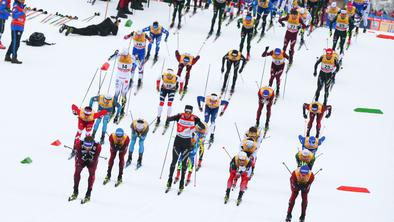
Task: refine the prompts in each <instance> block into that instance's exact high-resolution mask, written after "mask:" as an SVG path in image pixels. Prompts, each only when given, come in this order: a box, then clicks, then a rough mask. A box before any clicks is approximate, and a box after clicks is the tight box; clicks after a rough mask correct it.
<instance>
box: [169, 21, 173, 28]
mask: <svg viewBox="0 0 394 222" xmlns="http://www.w3.org/2000/svg"><path fill="white" fill-rule="evenodd" d="M171 28H174V21H172V22H171V24H170V29H171Z"/></svg>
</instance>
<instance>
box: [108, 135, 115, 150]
mask: <svg viewBox="0 0 394 222" xmlns="http://www.w3.org/2000/svg"><path fill="white" fill-rule="evenodd" d="M109 146H110V147H111V149H115V144H114V138H113V137H112V135H110V136H109Z"/></svg>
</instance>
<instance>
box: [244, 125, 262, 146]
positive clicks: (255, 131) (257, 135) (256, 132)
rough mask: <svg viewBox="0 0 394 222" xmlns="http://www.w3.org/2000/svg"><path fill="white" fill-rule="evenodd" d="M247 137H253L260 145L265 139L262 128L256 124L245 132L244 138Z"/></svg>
mask: <svg viewBox="0 0 394 222" xmlns="http://www.w3.org/2000/svg"><path fill="white" fill-rule="evenodd" d="M247 138H252V139H253V140H254V141H255V142H256V143H257V144H258V145H260V144H261V141H262V140H263V135H262V133H261V130H260V128H257V127H256V126H251V127H250V128H249V129H248V131H246V132H245V136H244V139H247Z"/></svg>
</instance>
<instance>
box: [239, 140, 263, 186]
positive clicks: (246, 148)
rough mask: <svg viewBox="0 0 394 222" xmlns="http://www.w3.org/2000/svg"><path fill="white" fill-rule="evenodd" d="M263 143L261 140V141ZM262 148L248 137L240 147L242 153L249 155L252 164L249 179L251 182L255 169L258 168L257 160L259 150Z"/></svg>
mask: <svg viewBox="0 0 394 222" xmlns="http://www.w3.org/2000/svg"><path fill="white" fill-rule="evenodd" d="M260 142H261V140H260ZM259 147H260V144H258V143H257V141H255V139H254V138H251V137H247V138H245V139H243V140H242V141H241V145H240V147H239V148H240V151H243V152H245V153H246V155H248V158H249V160H250V162H251V168H250V170H249V171H248V178H249V180H250V179H251V178H252V177H253V175H254V168H255V166H256V160H257V150H258V148H259Z"/></svg>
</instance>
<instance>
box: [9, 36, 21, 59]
mask: <svg viewBox="0 0 394 222" xmlns="http://www.w3.org/2000/svg"><path fill="white" fill-rule="evenodd" d="M22 34H23V31H17V30H12V31H11V44H10V46H9V47H8V50H7V54H6V55H7V56H11V55H12V58H17V57H18V49H19V45H20V43H21V37H22Z"/></svg>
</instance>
